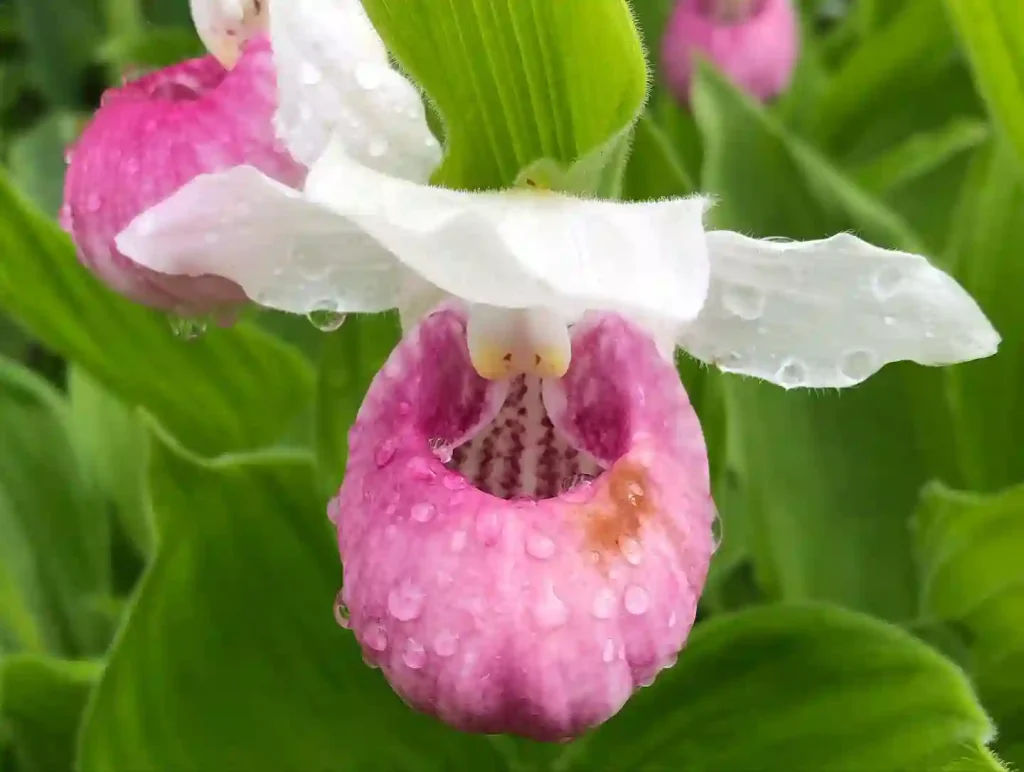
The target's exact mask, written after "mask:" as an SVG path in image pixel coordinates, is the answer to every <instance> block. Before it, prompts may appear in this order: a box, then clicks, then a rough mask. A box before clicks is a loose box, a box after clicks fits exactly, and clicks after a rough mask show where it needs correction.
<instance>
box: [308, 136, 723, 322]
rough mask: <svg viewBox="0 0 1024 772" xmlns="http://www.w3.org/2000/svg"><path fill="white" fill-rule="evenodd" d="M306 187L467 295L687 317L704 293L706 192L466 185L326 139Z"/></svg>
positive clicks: (568, 309) (513, 304) (427, 275)
mask: <svg viewBox="0 0 1024 772" xmlns="http://www.w3.org/2000/svg"><path fill="white" fill-rule="evenodd" d="M306 194H307V195H308V196H309V197H310V198H312V199H313V200H315V201H317V202H319V203H322V204H324V205H325V206H328V207H331V208H332V209H334V210H335V211H337V212H338V213H339V214H341V215H343V216H344V217H346V218H347V219H351V220H353V221H355V222H358V223H359V224H360V226H361V227H362V228H363V229H364V230H365V231H366V232H367V233H369V234H371V235H372V236H373V237H374V238H376V239H377V240H378V241H379V242H380V243H381V244H382V245H384V246H385V247H387V248H388V249H389V250H390V251H391V252H392V253H393V254H394V255H395V256H396V257H397V258H398V259H399V260H401V261H402V262H403V263H404V264H406V265H407V266H408V267H410V268H411V269H412V270H414V271H415V272H416V273H418V274H420V275H421V276H422V277H423V278H424V279H426V280H427V281H429V282H431V283H432V284H434V285H436V286H437V287H439V288H440V289H442V290H444V291H445V292H448V293H450V294H452V295H455V296H457V297H459V298H461V299H463V300H465V301H468V302H470V303H482V304H485V305H490V306H496V307H499V308H535V307H541V308H550V309H553V310H556V311H558V312H559V313H564V314H566V315H568V316H570V317H571V316H573V315H574V314H579V313H582V312H583V311H585V310H586V309H590V308H600V309H605V310H613V311H622V312H625V313H636V314H649V315H651V316H653V317H656V318H661V319H670V320H674V321H676V322H685V321H689V320H692V319H694V318H695V317H696V316H697V314H698V313H699V311H700V308H701V306H702V304H703V302H704V297H705V295H706V293H707V286H708V259H707V242H706V239H705V233H704V228H703V213H704V210H705V207H706V202H705V201H704V200H703V199H700V198H691V199H679V200H672V201H663V202H651V203H644V204H623V203H618V202H611V201H597V200H590V199H577V198H572V197H569V196H564V195H560V194H555V193H549V192H537V191H532V190H513V191H503V192H487V193H471V192H465V191H455V190H448V189H444V188H436V187H431V186H427V185H416V184H412V183H409V182H406V181H403V180H399V179H396V178H393V177H388V176H386V175H383V174H380V173H378V172H376V171H374V170H372V169H369V168H366V167H365V166H363V165H362V164H361V163H359V162H358V161H357V160H356V159H353V158H351V157H349V156H347V155H346V153H345V152H344V150H343V149H342V148H341V146H340V145H339V144H337V143H332V144H331V145H330V146H329V148H328V150H327V152H326V153H325V154H324V157H323V158H321V160H320V161H319V162H318V163H317V164H316V165H315V166H314V167H313V168H312V169H311V171H310V176H309V178H308V180H307V183H306Z"/></svg>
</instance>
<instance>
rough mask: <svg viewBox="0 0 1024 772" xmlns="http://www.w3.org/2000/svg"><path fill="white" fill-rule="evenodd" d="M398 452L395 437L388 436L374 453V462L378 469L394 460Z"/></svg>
mask: <svg viewBox="0 0 1024 772" xmlns="http://www.w3.org/2000/svg"><path fill="white" fill-rule="evenodd" d="M397 452H398V445H397V444H396V443H395V441H394V440H393V439H391V438H388V439H386V440H384V442H382V443H381V444H380V445H378V446H377V450H375V451H374V453H373V462H374V463H375V464H376V465H377V468H378V469H383V468H384V467H386V466H387V465H388V464H390V463H391V462H392V461H393V460H394V458H395V454H396V453H397Z"/></svg>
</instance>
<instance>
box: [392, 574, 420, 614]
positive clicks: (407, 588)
mask: <svg viewBox="0 0 1024 772" xmlns="http://www.w3.org/2000/svg"><path fill="white" fill-rule="evenodd" d="M422 610H423V591H422V590H421V589H420V588H419V587H417V586H416V585H414V584H412V583H410V582H403V583H402V584H401V585H399V586H398V587H396V588H395V589H393V590H392V591H391V592H389V593H388V612H389V613H390V614H391V616H393V617H394V618H395V619H397V620H398V621H399V622H411V621H412V620H414V619H416V618H417V617H418V616H419V615H420V612H421V611H422Z"/></svg>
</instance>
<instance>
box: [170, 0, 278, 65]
mask: <svg viewBox="0 0 1024 772" xmlns="http://www.w3.org/2000/svg"><path fill="white" fill-rule="evenodd" d="M265 5H266V0H189V6H190V8H191V10H192V21H193V23H194V24H195V27H196V32H197V33H199V38H200V39H201V40H202V41H203V45H205V46H206V48H207V50H208V51H209V52H210V53H211V54H213V55H214V56H216V57H217V59H218V60H220V63H221V64H223V65H224V66H225V67H234V66H235V63H236V62H237V61H238V58H239V57H240V56H241V55H242V46H243V44H244V43H245V41H246V40H248V39H249V38H250V37H252V36H253V35H255V34H257V33H259V32H260V31H262V30H263V29H265V27H266V23H267V19H266V13H265Z"/></svg>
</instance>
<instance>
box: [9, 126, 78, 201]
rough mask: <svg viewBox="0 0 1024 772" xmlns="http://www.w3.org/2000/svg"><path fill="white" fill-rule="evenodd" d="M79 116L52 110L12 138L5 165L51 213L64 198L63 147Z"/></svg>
mask: <svg viewBox="0 0 1024 772" xmlns="http://www.w3.org/2000/svg"><path fill="white" fill-rule="evenodd" d="M77 131H78V118H77V116H75V115H74V114H73V113H63V112H54V113H50V114H49V115H48V116H47V117H45V118H43V119H42V120H41V121H39V122H38V123H36V124H35V125H34V126H33V127H32V128H30V129H29V130H28V131H25V132H22V133H21V134H19V135H18V137H17V138H16V139H15V140H14V141H13V142H11V149H10V154H9V157H8V165H9V166H10V169H11V176H12V178H13V179H14V181H15V182H16V183H17V185H18V187H19V188H20V189H21V191H22V192H23V193H24V194H25V195H26V196H28V197H29V198H30V199H31V200H32V201H33V203H35V205H36V206H38V207H39V208H40V209H42V210H43V211H44V212H46V214H48V215H50V216H51V217H56V216H57V210H58V209H60V204H61V201H62V199H63V198H64V168H65V164H64V149H65V148H66V147H67V146H68V145H69V144H70V143H71V141H72V140H73V139H74V138H75V134H76V133H77Z"/></svg>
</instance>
